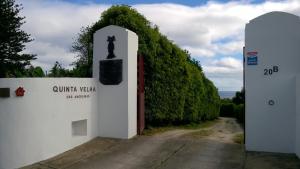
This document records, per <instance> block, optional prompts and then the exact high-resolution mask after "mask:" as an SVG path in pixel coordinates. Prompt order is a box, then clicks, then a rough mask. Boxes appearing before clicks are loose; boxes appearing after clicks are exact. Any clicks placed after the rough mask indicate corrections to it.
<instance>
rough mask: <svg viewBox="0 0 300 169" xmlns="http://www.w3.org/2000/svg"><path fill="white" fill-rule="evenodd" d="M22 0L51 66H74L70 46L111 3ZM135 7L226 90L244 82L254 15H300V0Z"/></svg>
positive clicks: (42, 57) (38, 49) (36, 48)
mask: <svg viewBox="0 0 300 169" xmlns="http://www.w3.org/2000/svg"><path fill="white" fill-rule="evenodd" d="M17 2H18V3H22V4H23V6H24V9H23V10H22V14H23V15H24V16H26V19H25V20H26V21H27V23H26V24H24V29H25V31H26V32H29V33H30V34H31V35H32V36H33V38H34V39H35V41H34V42H32V43H31V44H29V45H28V46H27V51H30V52H32V53H36V54H38V59H37V60H36V61H35V62H34V63H35V64H36V65H41V66H43V67H44V68H46V69H49V68H50V67H51V66H52V65H53V63H54V62H55V61H56V60H58V61H61V62H62V63H63V65H65V66H69V64H70V63H72V62H73V61H74V56H75V54H74V53H71V52H70V48H71V45H72V42H73V39H74V38H75V37H76V35H77V33H78V32H79V31H80V28H81V27H84V26H87V25H90V24H92V23H94V22H95V21H97V20H98V19H99V18H100V15H101V12H103V11H104V10H105V9H107V8H109V7H110V5H104V4H96V3H85V4H72V3H70V2H64V1H59V0H55V1H50V0H30V1H28V0H18V1H17ZM133 7H134V8H136V9H137V10H138V11H139V12H140V13H142V14H143V15H144V16H145V17H146V18H147V19H149V20H150V21H151V22H152V23H153V24H156V25H158V26H159V28H160V30H161V32H162V33H163V34H165V35H166V36H167V37H168V38H169V39H170V40H172V41H173V42H174V43H176V44H178V45H179V46H180V47H182V48H184V49H187V50H189V51H190V53H191V54H192V57H194V58H196V59H198V60H200V61H201V63H202V66H203V68H204V71H205V73H206V75H207V76H208V77H209V78H210V79H211V80H213V81H214V82H215V84H216V85H217V87H218V88H219V89H220V90H225V89H226V90H227V89H229V88H231V89H235V90H240V88H241V85H242V78H241V77H242V76H241V75H242V73H241V70H242V69H241V60H242V47H243V46H244V28H245V24H246V23H248V22H249V20H251V19H253V18H255V17H257V16H259V15H262V14H264V13H267V12H271V11H284V12H290V13H294V14H297V15H300V1H299V0H282V1H267V2H263V3H255V4H251V1H244V0H242V1H230V2H227V3H219V2H215V1H208V2H207V3H206V4H203V5H201V6H194V7H191V6H185V5H179V4H171V3H158V4H137V5H133ZM228 56H234V57H228ZM226 84H228V85H227V86H226ZM230 84H232V86H231V87H230V86H229V85H230Z"/></svg>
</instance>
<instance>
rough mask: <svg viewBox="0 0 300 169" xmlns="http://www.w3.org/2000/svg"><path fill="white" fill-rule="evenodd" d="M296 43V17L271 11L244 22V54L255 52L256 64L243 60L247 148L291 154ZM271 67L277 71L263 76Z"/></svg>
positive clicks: (299, 29)
mask: <svg viewBox="0 0 300 169" xmlns="http://www.w3.org/2000/svg"><path fill="white" fill-rule="evenodd" d="M299 44H300V20H299V17H298V16H295V15H292V14H288V13H283V12H271V13H267V14H265V15H262V16H260V17H258V18H255V19H253V20H251V21H250V23H248V24H247V25H246V31H245V53H247V52H258V54H257V56H258V64H257V65H247V58H246V63H245V89H246V90H245V91H246V149H247V150H250V151H267V152H281V153H295V147H296V144H295V143H297V144H299V141H298V142H296V75H297V74H298V73H299V70H300V66H299V63H300V57H299V53H300V48H299ZM246 57H247V56H246ZM272 66H278V67H279V72H277V73H273V74H272V75H264V69H266V68H268V69H269V68H272ZM299 96H300V95H297V97H299ZM271 99H272V100H274V101H275V104H274V105H273V106H271V105H268V101H269V100H271ZM298 110H299V109H298ZM297 123H299V119H298V121H297ZM298 132H299V130H298Z"/></svg>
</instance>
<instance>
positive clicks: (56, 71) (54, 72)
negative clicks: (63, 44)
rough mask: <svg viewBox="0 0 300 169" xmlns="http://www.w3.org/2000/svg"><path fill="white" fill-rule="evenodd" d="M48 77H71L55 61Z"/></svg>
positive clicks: (69, 73)
mask: <svg viewBox="0 0 300 169" xmlns="http://www.w3.org/2000/svg"><path fill="white" fill-rule="evenodd" d="M48 76H49V77H68V76H72V74H71V72H70V71H69V70H67V69H65V68H63V67H62V66H61V64H60V63H59V62H58V61H56V62H55V64H54V66H53V67H52V68H51V70H50V73H49V74H48Z"/></svg>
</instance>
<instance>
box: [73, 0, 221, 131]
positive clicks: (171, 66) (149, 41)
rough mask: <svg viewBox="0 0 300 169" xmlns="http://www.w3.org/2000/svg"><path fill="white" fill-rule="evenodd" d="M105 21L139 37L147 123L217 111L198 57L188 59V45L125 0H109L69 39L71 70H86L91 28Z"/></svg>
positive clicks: (86, 73)
mask: <svg viewBox="0 0 300 169" xmlns="http://www.w3.org/2000/svg"><path fill="white" fill-rule="evenodd" d="M109 25H118V26H121V27H124V28H127V29H129V30H131V31H133V32H135V33H136V34H137V35H138V37H139V48H138V52H139V54H142V55H143V56H144V61H145V103H146V105H145V106H146V121H147V123H148V124H151V125H168V124H184V123H191V122H199V121H203V120H210V119H214V118H216V117H218V115H219V104H220V98H219V95H218V93H217V89H216V87H215V86H214V85H213V83H212V82H211V81H209V80H208V79H207V78H206V77H205V76H204V74H203V72H202V68H201V66H200V63H199V61H197V60H195V59H191V57H190V55H189V53H188V52H187V51H185V50H182V49H180V48H179V47H178V46H177V45H175V44H174V43H172V42H171V41H170V40H168V39H167V37H166V36H164V35H162V34H161V33H160V32H159V29H158V27H157V26H152V25H151V23H150V22H149V21H148V20H147V19H146V18H145V17H144V16H142V15H141V14H139V13H138V12H137V11H136V10H135V9H133V8H131V7H129V6H124V5H121V6H112V7H111V8H110V9H108V10H106V11H105V12H103V13H102V16H101V19H100V20H99V21H98V22H96V23H95V24H94V25H92V26H91V27H87V28H85V29H82V31H81V33H80V34H79V36H78V38H77V40H76V41H75V42H74V44H73V51H74V52H78V54H79V55H78V60H77V61H76V62H75V63H74V64H75V65H76V66H75V69H74V70H73V71H75V72H76V73H74V75H75V76H83V77H89V76H91V71H90V68H91V67H92V55H91V53H92V52H91V50H92V48H91V43H92V42H93V34H94V33H95V32H96V31H97V30H99V29H101V28H103V27H106V26H109ZM133 57H135V56H133ZM133 59H136V58H133Z"/></svg>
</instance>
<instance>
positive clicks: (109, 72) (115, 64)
mask: <svg viewBox="0 0 300 169" xmlns="http://www.w3.org/2000/svg"><path fill="white" fill-rule="evenodd" d="M99 66H100V69H99V70H100V73H99V80H100V82H101V83H102V84H104V85H118V84H120V83H121V82H122V80H123V61H122V60H121V59H117V60H101V61H100V64H99Z"/></svg>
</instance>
